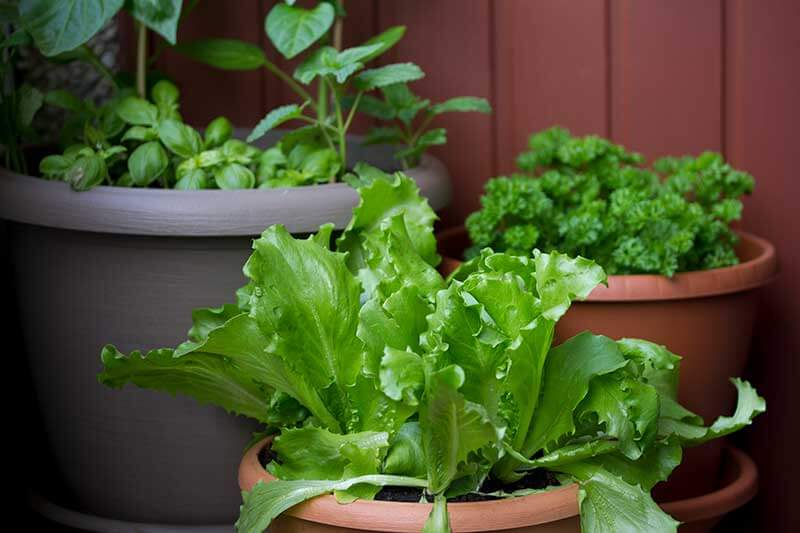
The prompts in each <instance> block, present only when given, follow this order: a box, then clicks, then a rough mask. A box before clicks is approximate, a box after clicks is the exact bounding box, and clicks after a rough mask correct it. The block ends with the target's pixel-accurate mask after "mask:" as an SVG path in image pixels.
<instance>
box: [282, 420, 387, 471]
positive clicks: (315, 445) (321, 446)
mask: <svg viewBox="0 0 800 533" xmlns="http://www.w3.org/2000/svg"><path fill="white" fill-rule="evenodd" d="M349 446H355V447H357V448H360V449H361V450H367V451H369V452H370V454H371V456H372V460H371V463H372V467H371V468H370V469H369V470H370V471H368V472H359V473H358V475H361V474H375V473H377V472H378V467H379V466H380V462H381V459H382V452H385V450H386V449H387V448H388V447H389V435H388V434H387V433H384V432H376V431H366V432H362V433H351V434H348V435H341V434H337V433H331V432H330V431H328V430H326V429H323V428H318V427H313V426H308V427H303V428H297V429H288V430H283V431H282V432H281V434H280V435H278V436H277V437H275V440H274V441H273V443H272V451H273V452H275V453H276V454H277V455H278V461H273V462H271V463H269V464H268V465H267V469H268V470H269V472H270V473H271V474H272V475H274V476H275V477H278V478H280V479H285V480H295V479H343V477H345V470H346V469H347V468H348V466H349V465H350V463H351V462H352V461H351V460H350V458H348V457H347V455H348V454H346V453H343V451H344V449H345V448H346V447H349ZM362 466H363V461H362ZM347 477H355V476H354V475H350V476H347Z"/></svg>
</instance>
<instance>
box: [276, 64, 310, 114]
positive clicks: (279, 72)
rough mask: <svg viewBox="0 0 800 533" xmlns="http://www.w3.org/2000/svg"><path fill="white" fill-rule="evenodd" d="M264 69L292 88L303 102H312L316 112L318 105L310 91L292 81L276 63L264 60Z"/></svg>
mask: <svg viewBox="0 0 800 533" xmlns="http://www.w3.org/2000/svg"><path fill="white" fill-rule="evenodd" d="M264 68H265V69H267V70H268V71H270V72H271V73H272V74H274V75H275V76H277V77H278V78H280V79H281V80H282V81H283V82H284V83H285V84H286V85H288V86H289V88H291V89H292V90H293V91H294V92H295V93H297V95H298V96H299V97H300V98H302V99H303V101H306V100H307V101H308V102H310V105H311V108H312V109H314V110H316V109H317V104H315V103H314V98H312V97H311V95H310V94H309V93H308V91H306V90H305V89H303V88H302V87H301V86H300V85H299V84H298V83H297V82H296V81H294V80H293V79H292V77H291V76H289V75H288V74H286V73H285V72H284V71H282V70H281V69H280V68H278V66H277V65H275V64H274V63H272V62H271V61H269V60H264Z"/></svg>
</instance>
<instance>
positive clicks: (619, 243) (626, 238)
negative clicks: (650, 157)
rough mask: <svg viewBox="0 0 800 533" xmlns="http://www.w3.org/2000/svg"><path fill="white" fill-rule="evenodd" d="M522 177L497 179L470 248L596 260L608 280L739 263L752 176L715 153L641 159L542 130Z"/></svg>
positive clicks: (476, 216) (602, 143) (472, 219)
mask: <svg viewBox="0 0 800 533" xmlns="http://www.w3.org/2000/svg"><path fill="white" fill-rule="evenodd" d="M529 144H530V151H529V152H525V153H523V154H522V155H520V156H519V159H518V160H517V164H518V166H519V168H520V170H521V171H522V172H524V174H523V173H519V174H514V175H512V176H510V177H499V178H494V179H492V180H490V181H489V182H488V183H487V184H486V187H485V192H484V195H483V196H482V198H481V206H482V207H481V209H480V210H479V211H476V212H475V213H472V214H471V215H470V216H469V217H468V218H467V222H466V225H467V230H468V231H469V235H470V239H471V240H472V242H473V245H474V246H473V247H472V248H470V249H469V250H468V251H467V256H468V257H472V256H474V255H476V254H477V253H478V252H479V251H480V249H481V248H483V247H487V246H488V247H491V248H493V249H495V250H499V251H505V252H508V253H512V254H518V255H529V254H530V253H531V252H532V250H534V249H535V248H538V249H540V250H559V251H561V252H563V253H566V254H568V255H582V256H584V257H590V258H592V259H594V260H595V261H597V262H598V263H599V264H600V265H602V266H603V267H604V268H605V270H606V271H607V272H608V273H609V274H638V273H658V274H663V275H665V276H672V275H674V274H675V273H676V272H685V271H691V270H704V269H710V268H719V267H725V266H730V265H733V264H736V263H737V262H738V259H737V257H736V254H735V252H734V247H735V245H736V243H737V242H738V237H737V236H736V234H735V233H734V232H733V230H732V229H731V228H730V223H731V222H732V221H734V220H738V219H739V218H740V216H741V210H742V204H741V201H740V199H739V198H740V197H741V196H742V195H744V194H749V193H750V192H751V191H752V189H753V178H752V176H750V175H749V174H747V173H745V172H740V171H738V170H735V169H733V168H731V166H730V165H728V164H727V163H725V161H724V160H723V158H722V156H721V155H719V154H714V153H711V152H706V153H704V154H701V155H700V156H698V157H696V158H691V157H684V158H678V159H676V158H663V159H660V160H657V161H655V162H654V163H653V167H652V169H648V168H642V167H641V166H640V165H641V163H642V162H643V158H642V157H641V156H640V155H638V154H634V153H630V152H628V151H626V150H625V149H624V148H623V147H621V146H618V145H615V144H613V143H611V142H610V141H607V140H605V139H601V138H599V137H596V136H592V135H590V136H587V137H582V138H577V137H571V136H570V134H569V132H568V131H566V130H564V129H561V128H552V129H549V130H545V131H543V132H541V133H538V134H535V135H533V136H532V137H531V139H530V143H529Z"/></svg>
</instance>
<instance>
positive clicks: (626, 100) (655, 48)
mask: <svg viewBox="0 0 800 533" xmlns="http://www.w3.org/2000/svg"><path fill="white" fill-rule="evenodd" d="M610 13H611V20H610V28H611V91H612V96H611V132H610V133H611V135H612V137H613V138H614V140H616V141H617V142H620V143H622V144H624V145H626V146H628V147H629V148H631V149H634V150H637V151H641V152H643V153H645V154H646V155H648V156H657V155H664V154H675V155H679V154H682V153H697V152H699V151H702V150H720V149H721V148H722V119H721V117H722V113H721V107H722V106H721V101H722V100H721V97H722V81H721V80H722V55H723V54H722V6H721V3H720V1H719V0H706V1H703V2H698V1H696V0H670V1H669V2H664V1H663V0H611V11H610Z"/></svg>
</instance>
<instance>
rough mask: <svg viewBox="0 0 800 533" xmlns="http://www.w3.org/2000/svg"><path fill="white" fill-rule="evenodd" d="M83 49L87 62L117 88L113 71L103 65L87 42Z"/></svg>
mask: <svg viewBox="0 0 800 533" xmlns="http://www.w3.org/2000/svg"><path fill="white" fill-rule="evenodd" d="M83 49H84V51H86V61H87V63H89V64H90V65H92V66H93V67H94V68H95V69H96V70H97V72H99V73H100V74H101V75H102V76H103V77H104V78H105V79H107V80H108V81H109V82H111V85H113V86H114V89H119V86H118V85H117V81H116V80H115V79H114V73H113V72H111V71H110V70H108V67H107V66H105V65H104V64H103V62H102V61H100V58H99V57H97V54H95V53H94V50H92V49H91V48H90V47H89V45H88V44H84V45H83ZM137 59H138V58H137Z"/></svg>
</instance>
